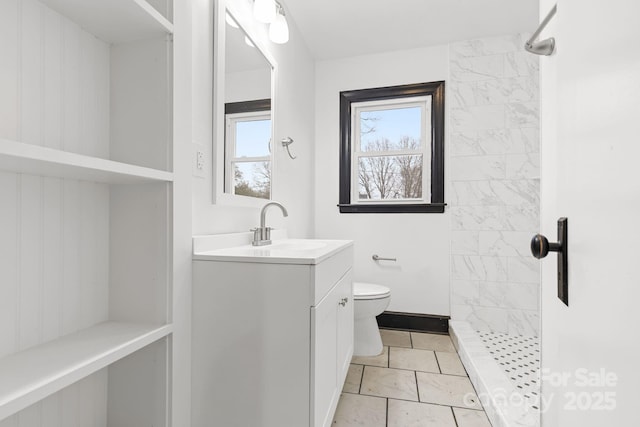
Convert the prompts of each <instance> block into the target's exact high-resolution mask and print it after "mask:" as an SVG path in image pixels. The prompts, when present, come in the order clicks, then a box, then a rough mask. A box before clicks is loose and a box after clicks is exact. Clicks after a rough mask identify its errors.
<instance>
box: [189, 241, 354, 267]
mask: <svg viewBox="0 0 640 427" xmlns="http://www.w3.org/2000/svg"><path fill="white" fill-rule="evenodd" d="M352 244H353V243H352V242H351V241H350V240H319V239H282V240H274V241H273V242H272V244H270V245H265V246H252V245H243V246H234V247H229V248H223V249H214V250H202V249H200V250H197V251H194V253H193V259H194V260H210V261H235V262H259V263H274V264H317V263H319V262H320V261H322V260H323V259H325V258H327V257H329V256H331V255H332V254H333V253H335V252H337V251H338V250H340V249H342V248H344V247H345V246H350V245H352Z"/></svg>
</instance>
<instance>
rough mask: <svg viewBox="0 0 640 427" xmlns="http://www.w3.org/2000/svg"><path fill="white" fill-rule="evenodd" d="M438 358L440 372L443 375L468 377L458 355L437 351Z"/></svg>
mask: <svg viewBox="0 0 640 427" xmlns="http://www.w3.org/2000/svg"><path fill="white" fill-rule="evenodd" d="M436 357H437V358H438V364H439V365H440V371H441V372H442V373H443V374H449V375H462V376H463V377H466V376H467V371H465V370H464V366H463V365H462V362H461V361H460V358H459V357H458V354H457V353H450V352H447V351H436Z"/></svg>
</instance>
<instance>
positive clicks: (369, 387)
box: [360, 366, 418, 402]
mask: <svg viewBox="0 0 640 427" xmlns="http://www.w3.org/2000/svg"><path fill="white" fill-rule="evenodd" d="M360 393H361V394H367V395H370V396H380V397H390V398H392V399H402V400H413V401H416V402H417V401H418V392H417V388H416V377H415V372H413V371H404V370H401V369H389V368H378V367H375V366H365V367H364V375H363V376H362V386H361V387H360Z"/></svg>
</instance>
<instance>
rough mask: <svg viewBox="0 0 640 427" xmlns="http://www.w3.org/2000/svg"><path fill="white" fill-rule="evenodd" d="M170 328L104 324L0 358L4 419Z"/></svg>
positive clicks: (0, 399) (0, 398) (0, 403)
mask: <svg viewBox="0 0 640 427" xmlns="http://www.w3.org/2000/svg"><path fill="white" fill-rule="evenodd" d="M171 332H172V326H171V325H164V326H151V325H144V324H135V323H121V322H104V323H100V324H98V325H95V326H92V327H90V328H87V329H84V330H81V331H79V332H76V333H73V334H70V335H66V336H64V337H61V338H59V339H56V340H54V341H50V342H48V343H45V344H42V345H38V346H36V347H33V348H30V349H27V350H24V351H21V352H18V353H14V354H12V355H9V356H6V357H4V358H2V359H0V420H2V419H4V418H6V417H8V416H10V415H12V414H15V413H16V412H18V411H20V410H22V409H24V408H26V407H27V406H29V405H32V404H33V403H36V402H38V401H39V400H41V399H44V398H45V397H47V396H49V395H51V394H53V393H55V392H57V391H59V390H61V389H63V388H64V387H67V386H69V385H71V384H73V383H74V382H76V381H78V380H81V379H83V378H85V377H87V376H89V375H91V374H93V373H95V372H97V371H99V370H100V369H102V368H104V367H106V366H108V365H110V364H112V363H114V362H116V361H118V360H120V359H122V358H124V357H126V356H128V355H129V354H131V353H133V352H135V351H137V350H140V349H141V348H143V347H145V346H147V345H149V344H151V343H153V342H155V341H157V340H159V339H161V338H163V337H165V336H167V335H169V334H170V333H171Z"/></svg>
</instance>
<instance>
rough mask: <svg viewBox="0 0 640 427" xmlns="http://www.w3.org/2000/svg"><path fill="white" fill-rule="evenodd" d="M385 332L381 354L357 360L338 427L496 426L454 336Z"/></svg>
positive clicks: (340, 405) (342, 397)
mask: <svg viewBox="0 0 640 427" xmlns="http://www.w3.org/2000/svg"><path fill="white" fill-rule="evenodd" d="M381 332H382V338H383V343H384V345H385V347H384V349H383V351H382V353H381V354H380V355H378V356H373V357H354V358H353V359H352V360H351V363H352V364H351V366H350V367H349V372H348V374H347V380H346V381H345V385H344V388H343V389H342V394H341V395H340V401H339V402H338V408H337V410H336V415H335V417H334V419H333V424H332V426H333V427H348V426H366V427H491V424H490V423H489V421H488V419H487V416H486V415H485V413H484V411H483V410H482V405H481V404H480V402H479V400H478V399H477V397H475V396H476V393H475V390H474V389H473V386H472V385H471V383H470V381H469V379H468V376H467V373H466V371H465V369H464V367H463V366H462V363H461V362H460V358H459V357H458V355H457V353H456V352H455V348H454V347H453V344H452V342H451V339H450V338H449V336H448V335H436V334H426V333H415V332H411V333H409V332H405V331H391V330H384V329H383V330H381ZM394 344H395V345H394ZM467 394H469V396H471V397H472V398H471V399H470V398H467V399H464V396H465V395H467ZM467 397H468V396H467ZM469 408H473V409H469Z"/></svg>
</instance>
